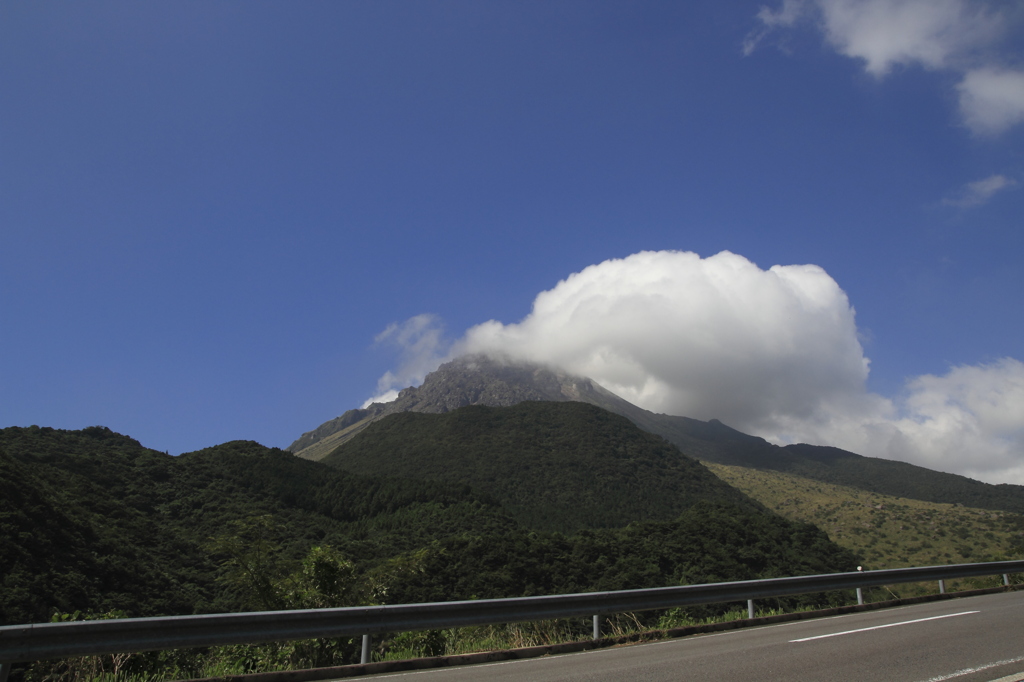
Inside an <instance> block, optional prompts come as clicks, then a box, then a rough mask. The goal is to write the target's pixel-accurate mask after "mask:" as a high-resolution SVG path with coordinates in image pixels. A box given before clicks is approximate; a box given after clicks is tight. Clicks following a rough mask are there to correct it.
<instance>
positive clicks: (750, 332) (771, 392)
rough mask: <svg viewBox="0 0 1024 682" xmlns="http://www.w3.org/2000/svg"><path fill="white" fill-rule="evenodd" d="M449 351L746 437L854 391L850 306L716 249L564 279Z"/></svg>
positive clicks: (818, 281)
mask: <svg viewBox="0 0 1024 682" xmlns="http://www.w3.org/2000/svg"><path fill="white" fill-rule="evenodd" d="M457 351H458V352H484V353H487V352H490V353H503V354H507V355H510V356H512V357H514V358H520V359H525V360H530V361H534V362H543V363H549V364H553V365H557V366H560V367H563V368H565V369H566V370H568V371H570V372H574V373H577V374H581V375H584V376H588V377H591V378H593V379H595V380H597V381H598V382H599V383H601V384H602V385H604V386H605V387H607V388H608V389H609V390H612V391H614V392H615V393H617V394H619V395H621V396H622V397H623V398H626V399H627V400H629V401H631V402H634V403H636V404H638V405H642V406H643V407H646V408H648V409H652V410H655V411H658V412H667V413H671V414H683V415H686V416H691V417H696V418H699V419H710V418H713V417H717V418H721V419H723V420H726V419H727V420H729V421H730V423H732V424H733V425H734V426H736V427H737V428H747V429H752V428H754V427H755V426H757V425H760V424H761V423H763V422H765V420H770V418H771V416H772V415H773V414H787V415H791V414H792V415H810V414H811V413H812V412H813V410H814V408H815V406H816V405H817V403H818V402H819V401H820V400H821V399H822V398H823V397H825V396H830V395H835V394H839V395H842V394H846V393H848V392H850V391H857V390H861V388H859V387H862V386H863V384H864V380H865V379H866V377H867V371H868V370H867V361H866V360H865V358H864V355H863V352H862V350H861V347H860V343H859V342H858V340H857V333H856V325H855V323H854V313H853V309H852V308H850V305H849V302H848V301H847V298H846V295H845V294H844V293H843V291H842V290H841V289H840V288H839V287H838V285H836V283H835V281H833V280H832V278H831V277H829V276H828V274H826V273H825V271H824V270H822V269H821V268H819V267H817V266H814V265H790V266H775V267H773V268H771V269H770V270H767V271H764V270H761V269H760V268H758V267H757V266H756V265H755V264H753V263H751V262H750V261H748V260H747V259H745V258H743V257H742V256H738V255H735V254H732V253H729V252H722V253H720V254H718V255H716V256H711V257H710V258H706V259H701V258H700V257H699V256H698V255H697V254H694V253H685V252H669V251H662V252H644V253H638V254H635V255H632V256H629V257H628V258H624V259H621V260H609V261H605V262H604V263H601V264H599V265H593V266H591V267H588V268H586V269H585V270H583V271H582V272H579V273H576V274H574V275H571V276H570V277H568V278H567V279H565V280H564V281H562V282H559V284H558V285H557V286H556V287H555V288H554V289H551V290H550V291H545V292H543V293H541V294H540V295H538V296H537V299H536V301H535V302H534V305H533V311H532V312H531V313H530V315H528V316H527V317H526V319H524V320H523V321H522V322H520V323H518V324H509V325H504V324H501V323H500V322H496V321H493V320H492V321H490V322H486V323H484V324H481V325H478V326H476V327H473V328H472V329H470V330H469V331H467V332H466V335H465V337H464V338H463V339H462V341H461V342H460V343H459V344H458V345H457Z"/></svg>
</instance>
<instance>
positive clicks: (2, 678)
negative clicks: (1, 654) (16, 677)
mask: <svg viewBox="0 0 1024 682" xmlns="http://www.w3.org/2000/svg"><path fill="white" fill-rule="evenodd" d="M11 665H13V664H12V663H11V662H10V661H0V682H7V676H8V675H10V674H11Z"/></svg>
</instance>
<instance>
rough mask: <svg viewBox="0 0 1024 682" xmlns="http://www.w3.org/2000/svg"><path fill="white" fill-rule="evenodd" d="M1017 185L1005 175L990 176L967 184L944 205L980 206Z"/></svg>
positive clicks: (945, 201)
mask: <svg viewBox="0 0 1024 682" xmlns="http://www.w3.org/2000/svg"><path fill="white" fill-rule="evenodd" d="M1017 184H1018V183H1017V181H1016V180H1014V179H1013V178H1008V177H1006V176H1005V175H990V176H989V177H987V178H985V179H984V180H977V181H976V182H969V183H967V185H965V186H964V187H963V188H961V189H960V190H959V191H958V192H957V193H956V194H955V195H953V196H952V197H948V198H946V199H944V200H943V202H942V203H944V204H946V205H947V206H957V207H959V208H971V207H972V206H980V205H982V204H985V203H987V202H988V200H989V199H991V198H992V197H993V196H994V195H995V194H996V193H997V192H999V191H1001V190H1004V189H1008V188H1010V187H1014V186H1016V185H1017Z"/></svg>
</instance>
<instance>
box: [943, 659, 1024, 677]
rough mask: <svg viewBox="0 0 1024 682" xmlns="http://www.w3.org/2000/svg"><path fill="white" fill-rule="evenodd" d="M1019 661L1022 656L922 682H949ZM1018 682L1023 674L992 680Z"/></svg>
mask: <svg viewBox="0 0 1024 682" xmlns="http://www.w3.org/2000/svg"><path fill="white" fill-rule="evenodd" d="M1021 661H1024V656H1018V657H1017V658H1010V659H1007V660H1005V661H996V662H995V663H989V664H987V665H979V666H978V667H977V668H964V669H963V670H957V671H956V672H955V673H950V674H948V675H939V676H938V677H932V678H930V679H927V680H925V681H924V682H942V681H943V680H951V679H953V678H954V677H962V676H964V675H970V674H971V673H980V672H981V671H982V670H989V669H990V668H998V667H999V666H1001V665H1010V664H1011V663H1020V662H1021ZM1020 680H1024V673H1016V674H1014V675H1008V676H1006V677H1000V678H999V679H998V680H992V682H1020Z"/></svg>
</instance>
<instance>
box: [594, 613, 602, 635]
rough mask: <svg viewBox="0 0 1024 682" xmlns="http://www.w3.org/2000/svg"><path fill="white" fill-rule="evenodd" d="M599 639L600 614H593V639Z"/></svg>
mask: <svg viewBox="0 0 1024 682" xmlns="http://www.w3.org/2000/svg"><path fill="white" fill-rule="evenodd" d="M598 639H601V616H599V615H597V614H596V613H595V614H594V640H598Z"/></svg>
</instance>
